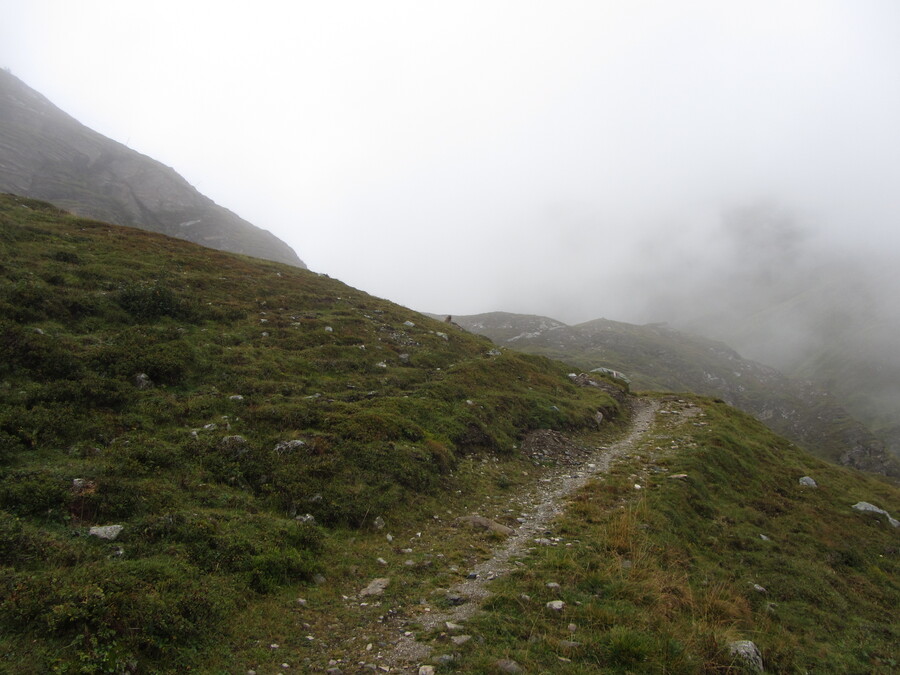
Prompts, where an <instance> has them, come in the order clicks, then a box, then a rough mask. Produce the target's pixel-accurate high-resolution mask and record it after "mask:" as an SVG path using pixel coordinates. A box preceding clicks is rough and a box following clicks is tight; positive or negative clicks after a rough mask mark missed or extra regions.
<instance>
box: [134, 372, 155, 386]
mask: <svg viewBox="0 0 900 675" xmlns="http://www.w3.org/2000/svg"><path fill="white" fill-rule="evenodd" d="M131 384H133V385H134V386H135V388H136V389H141V390H143V389H150V388H151V387H152V386H153V380H151V379H150V376H149V375H147V373H138V374H137V375H135V376H134V378H133V379H132V380H131Z"/></svg>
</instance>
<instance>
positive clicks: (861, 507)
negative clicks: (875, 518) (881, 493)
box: [851, 502, 900, 527]
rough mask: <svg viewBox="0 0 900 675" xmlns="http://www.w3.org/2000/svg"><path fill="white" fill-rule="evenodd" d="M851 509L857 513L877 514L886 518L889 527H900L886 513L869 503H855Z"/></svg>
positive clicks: (898, 522) (899, 524)
mask: <svg viewBox="0 0 900 675" xmlns="http://www.w3.org/2000/svg"><path fill="white" fill-rule="evenodd" d="M851 508H853V509H856V510H857V511H863V512H868V513H878V514H880V515H883V516H884V517H885V518H887V520H888V522H889V523H890V524H891V527H900V521H898V520H895V519H894V518H891V516H890V515H889V514H888V512H887V511H885V510H884V509H882V508H879V507H877V506H875V505H874V504H870V503H869V502H856V504H854V505H853V506H852V507H851Z"/></svg>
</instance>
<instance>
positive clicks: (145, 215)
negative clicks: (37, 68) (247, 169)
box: [0, 70, 306, 267]
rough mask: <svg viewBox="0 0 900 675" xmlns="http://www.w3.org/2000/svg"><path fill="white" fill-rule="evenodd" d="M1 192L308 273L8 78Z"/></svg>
mask: <svg viewBox="0 0 900 675" xmlns="http://www.w3.org/2000/svg"><path fill="white" fill-rule="evenodd" d="M0 192H10V193H13V194H18V195H23V196H26V197H32V198H35V199H42V200H44V201H48V202H51V203H53V204H55V205H56V206H58V207H59V208H61V209H64V210H66V211H71V212H72V213H75V214H77V215H79V216H84V217H87V218H94V219H97V220H102V221H105V222H110V223H115V224H117V225H127V226H130V227H137V228H140V229H143V230H151V231H153V232H160V233H162V234H165V235H168V236H170V237H177V238H179V239H186V240H187V241H192V242H194V243H197V244H201V245H203V246H207V247H209V248H215V249H219V250H222V251H231V252H232V253H241V254H244V255H249V256H253V257H256V258H263V259H266V260H274V261H276V262H282V263H287V264H289V265H294V266H296V267H306V265H304V264H303V261H302V260H300V258H298V257H297V254H296V253H295V252H294V251H293V250H292V249H291V248H290V247H289V246H288V245H287V244H285V243H284V242H283V241H281V240H280V239H278V238H277V237H276V236H275V235H273V234H272V233H271V232H267V231H266V230H262V229H260V228H258V227H256V226H255V225H251V224H250V223H248V222H247V221H246V220H243V219H242V218H240V217H239V216H237V215H236V214H234V213H232V212H231V211H229V210H228V209H225V208H223V207H221V206H219V205H218V204H216V203H215V202H213V201H212V200H211V199H209V198H207V197H204V196H203V195H202V194H200V193H199V192H198V191H197V190H196V189H195V188H194V187H192V186H191V185H190V184H189V183H188V182H187V181H186V180H185V179H184V178H182V177H181V176H180V175H179V174H178V173H176V172H175V170H174V169H171V168H169V167H167V166H164V165H163V164H161V163H159V162H157V161H156V160H154V159H151V158H149V157H147V156H145V155H142V154H140V153H138V152H136V151H134V150H131V149H130V148H128V147H126V146H124V145H122V144H121V143H117V142H116V141H113V140H110V139H109V138H106V137H105V136H102V135H101V134H98V133H97V132H95V131H92V130H91V129H88V128H87V127H86V126H84V125H83V124H81V123H79V122H78V121H77V120H75V119H74V118H72V117H70V116H69V115H67V114H66V113H64V112H63V111H62V110H60V109H59V108H57V107H56V106H55V105H53V104H52V103H51V102H50V101H48V100H47V99H46V98H44V97H43V96H41V95H40V94H38V93H37V92H36V91H34V90H33V89H31V88H29V87H28V86H27V85H25V84H24V83H23V82H22V81H21V80H19V79H18V78H16V77H14V76H13V75H11V74H10V73H8V72H6V71H3V70H0Z"/></svg>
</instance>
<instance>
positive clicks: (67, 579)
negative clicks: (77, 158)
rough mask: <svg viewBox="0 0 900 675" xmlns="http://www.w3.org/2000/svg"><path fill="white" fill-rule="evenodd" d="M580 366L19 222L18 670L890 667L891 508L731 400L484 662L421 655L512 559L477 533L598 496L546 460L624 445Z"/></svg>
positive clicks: (15, 424) (690, 435) (7, 609)
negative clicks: (471, 525)
mask: <svg viewBox="0 0 900 675" xmlns="http://www.w3.org/2000/svg"><path fill="white" fill-rule="evenodd" d="M570 370H571V368H570V367H568V366H564V365H562V364H560V363H557V362H553V361H550V360H547V359H546V358H544V357H541V356H528V355H524V354H520V353H517V352H514V351H511V350H506V349H497V348H496V347H495V346H494V345H493V344H492V343H490V342H488V341H487V340H486V339H485V338H482V337H479V336H476V335H472V334H469V333H467V332H465V331H462V330H460V329H458V328H456V327H455V326H453V325H448V324H445V323H443V322H438V321H434V320H432V319H429V318H426V317H424V316H421V315H418V314H415V313H413V312H411V311H409V310H407V309H405V308H402V307H398V306H397V305H394V304H392V303H389V302H387V301H384V300H379V299H377V298H373V297H371V296H369V295H366V294H365V293H362V292H360V291H357V290H355V289H352V288H349V287H347V286H345V285H343V284H341V283H339V282H337V281H334V280H332V279H329V278H327V277H324V276H320V275H316V274H313V273H310V272H308V271H305V270H300V269H297V268H292V267H288V266H284V265H279V264H276V263H267V262H262V261H259V260H253V259H249V258H242V257H239V256H234V255H230V254H226V253H221V252H217V251H212V250H209V249H203V248H200V247H197V246H194V245H191V244H188V243H186V242H182V241H178V240H173V239H167V238H164V237H161V236H158V235H155V234H152V233H148V232H144V231H138V230H131V229H128V228H122V227H117V226H112V225H108V224H104V223H99V222H95V221H87V220H81V219H78V218H74V217H72V216H69V215H66V214H63V213H60V212H59V211H57V210H56V209H55V208H53V207H51V206H49V205H46V204H42V203H40V202H33V201H29V200H25V199H22V198H18V197H12V196H4V197H0V671H3V672H19V673H46V672H60V673H100V672H109V673H123V672H130V673H142V674H143V673H157V672H161V673H176V672H177V673H182V672H198V673H217V674H218V673H239V674H242V675H243V674H245V673H247V671H249V670H254V671H256V672H257V673H260V674H262V673H275V672H324V671H325V670H326V669H328V668H339V669H340V670H341V672H343V673H355V672H371V671H372V668H375V669H378V668H379V666H382V667H384V668H386V667H388V666H387V665H385V664H386V663H388V661H387V656H386V655H387V654H388V653H389V652H390V650H391V649H392V646H393V645H394V644H395V643H396V642H397V640H398V639H399V638H400V636H402V635H405V634H406V633H409V634H416V635H417V636H418V637H419V638H420V640H421V641H429V640H430V641H432V643H433V645H434V647H435V651H434V652H433V655H434V656H440V655H444V656H448V657H449V663H448V662H447V659H443V660H440V661H435V663H436V664H437V671H438V672H439V673H440V672H494V671H495V669H496V665H495V664H496V661H497V660H498V659H500V658H512V659H515V660H516V661H517V662H518V663H519V664H520V665H521V666H522V667H523V669H524V670H525V672H571V673H587V672H609V673H626V672H646V673H657V672H672V673H698V672H736V669H735V667H734V665H733V658H732V657H731V656H730V654H729V653H728V649H727V644H728V642H729V641H731V640H733V639H740V638H743V639H752V640H754V641H755V642H757V644H758V645H759V646H760V648H761V650H762V652H763V657H764V659H765V660H766V663H767V666H768V668H769V669H770V670H771V671H773V672H804V671H810V672H859V673H863V672H866V673H868V672H885V673H886V672H891V670H892V669H896V667H897V661H898V657H897V654H896V644H897V642H898V639H900V627H898V622H897V619H896V612H895V608H896V606H898V605H900V581H898V571H900V568H898V566H900V562H898V551H900V531H898V530H897V529H895V528H892V527H890V526H889V525H888V524H887V521H886V520H885V519H884V517H883V516H877V515H873V514H862V513H858V512H856V511H853V510H852V509H850V505H851V504H853V503H855V502H857V501H867V502H871V503H874V504H876V505H878V506H880V507H882V508H884V509H887V510H888V511H890V512H891V513H892V515H894V516H896V515H897V513H898V512H900V494H898V491H897V490H896V489H895V488H893V487H891V486H889V485H887V484H885V483H882V482H879V481H877V480H875V479H873V478H869V477H865V476H862V475H860V474H857V473H855V472H852V471H850V470H847V469H843V468H840V467H836V466H834V465H830V464H827V463H825V462H822V461H820V460H818V459H815V458H813V457H811V456H809V455H807V454H806V453H804V452H802V451H800V450H798V449H797V448H796V447H794V446H792V445H791V444H790V443H788V442H787V441H785V440H783V439H782V438H779V437H777V436H775V435H774V434H772V433H771V432H770V431H768V430H766V429H765V428H764V427H762V426H761V425H759V424H758V423H756V422H755V421H753V420H752V419H750V418H749V417H747V416H746V415H743V414H741V413H738V412H736V411H734V410H733V409H731V408H730V407H728V406H727V405H724V404H722V403H715V402H712V401H709V400H698V401H694V400H693V399H682V400H678V399H673V398H671V397H670V398H664V399H662V407H663V409H664V411H665V412H661V413H660V414H659V415H658V416H657V423H656V427H655V428H654V429H653V430H652V431H651V432H650V433H649V434H647V435H645V436H643V437H642V438H643V441H642V443H641V445H639V446H637V447H636V448H635V450H634V451H633V452H630V453H629V456H627V457H626V459H625V460H623V461H622V462H621V463H619V464H617V465H615V466H614V468H613V471H612V473H611V474H610V475H609V476H608V477H606V478H603V479H601V480H599V481H597V482H594V483H590V484H588V486H587V487H585V488H584V489H583V491H582V492H580V493H579V494H578V496H577V498H576V500H575V502H574V503H573V504H572V505H571V506H570V507H569V508H568V510H567V511H566V513H565V515H564V516H563V517H562V518H561V519H560V520H559V522H558V523H557V524H556V525H554V526H553V529H552V531H551V532H550V533H549V534H547V535H546V536H547V537H550V538H552V540H553V542H554V543H555V544H556V545H551V546H538V545H536V546H535V547H534V550H533V551H532V553H531V555H529V556H528V557H527V558H525V559H523V560H521V561H519V562H520V563H521V565H519V566H517V567H518V571H517V572H516V573H514V574H512V575H510V576H509V577H507V578H503V579H498V580H496V581H494V582H491V583H492V584H494V585H493V586H492V590H493V592H494V596H493V597H492V598H491V599H490V600H489V601H488V603H487V605H486V606H485V609H486V612H485V613H481V614H475V616H473V617H472V618H471V619H470V620H468V621H467V622H466V626H465V630H466V631H467V632H468V633H469V634H470V635H471V636H472V638H471V639H470V640H469V641H468V642H465V643H464V644H458V645H457V644H455V643H452V642H451V641H450V637H449V636H448V635H447V634H446V633H445V632H437V633H434V634H429V633H428V632H427V631H425V630H423V629H422V628H421V626H420V625H419V624H418V623H417V621H418V619H419V618H420V617H421V616H423V614H424V613H427V612H429V611H431V610H432V609H434V608H437V609H440V608H442V607H447V606H449V604H450V603H451V602H452V601H451V599H450V597H449V596H448V594H447V589H448V588H449V587H451V586H452V585H453V584H454V583H456V582H458V581H459V580H463V579H466V578H467V576H468V574H469V572H470V570H471V569H472V568H473V566H474V565H475V564H476V563H478V562H479V561H481V560H484V559H486V558H489V557H490V556H491V555H492V551H493V550H494V548H495V547H496V546H498V545H499V544H500V543H501V542H502V536H501V535H497V534H491V533H489V532H473V531H471V530H469V529H466V528H464V527H460V526H459V525H458V523H457V522H456V518H457V517H458V516H461V515H469V514H473V513H477V514H480V515H482V516H486V517H488V518H492V519H494V520H496V521H498V522H501V523H504V524H506V525H509V526H512V527H518V520H517V516H519V514H521V513H523V512H524V511H523V510H524V509H525V508H526V507H525V505H524V504H523V502H522V501H521V500H522V499H523V496H524V495H527V494H535V493H537V494H539V493H540V486H542V485H545V484H546V482H547V481H552V480H553V476H559V475H560V472H562V473H567V472H571V471H576V470H577V461H576V460H575V459H573V458H572V457H570V456H568V455H567V456H565V457H563V456H562V455H558V456H554V455H553V452H549V454H548V453H547V452H544V451H541V452H540V453H531V454H529V452H526V451H525V446H526V445H527V444H523V443H522V439H523V435H524V434H525V433H526V432H527V431H529V430H532V429H538V428H550V429H556V430H560V431H564V432H565V433H566V434H567V435H568V436H569V437H571V438H574V440H575V441H576V443H575V444H574V445H573V446H572V447H574V446H578V447H596V446H599V445H603V446H605V445H608V444H609V443H611V442H613V441H614V440H615V439H616V438H617V436H618V435H620V434H621V432H622V430H623V428H625V427H626V426H627V424H626V423H627V419H628V414H627V410H625V409H624V408H625V407H627V406H623V405H622V404H620V403H617V402H616V399H614V398H613V397H611V396H610V395H609V393H608V391H606V390H603V389H600V388H596V387H590V386H585V387H577V386H575V384H573V383H572V382H571V381H570V380H569V378H568V377H567V373H568V372H569V371H570ZM614 393H616V395H617V396H616V398H617V399H619V400H621V399H622V398H623V397H622V396H621V392H620V391H615V392H614ZM598 410H601V411H603V412H604V415H605V417H606V418H607V419H612V420H613V422H612V423H611V424H607V423H604V424H603V425H602V426H601V427H600V428H599V429H598V427H597V424H596V418H595V414H596V412H597V411H598ZM561 447H562V448H563V451H564V452H568V450H566V448H568V447H569V446H566V445H563V446H561ZM559 457H563V459H565V460H566V462H568V463H566V462H562V463H561V465H560V466H557V459H558V458H559ZM573 462H576V465H573V464H572V463H573ZM677 474H685V477H684V478H674V477H670V476H674V475H677ZM807 474H808V475H810V476H813V477H814V478H815V479H816V480H817V481H818V483H819V487H818V488H805V487H801V486H800V485H799V483H798V478H799V477H800V476H803V475H807ZM635 484H638V485H640V486H641V489H639V490H638V489H636V488H635ZM112 525H119V526H122V529H121V532H120V534H119V535H118V536H117V537H116V538H115V539H102V538H99V537H97V536H93V535H91V534H90V528H91V527H98V526H101V527H102V526H112ZM760 535H765V536H766V537H767V538H766V539H763V538H762V537H760ZM379 577H383V578H389V579H390V584H389V586H388V587H387V588H386V590H385V591H384V592H383V594H381V595H378V596H374V597H363V596H362V595H361V594H360V592H361V589H363V588H364V587H366V586H367V585H368V584H369V582H370V581H371V580H372V579H373V578H379ZM550 582H553V583H557V584H559V587H558V588H549V587H548V586H547V583H550ZM753 584H758V585H759V586H760V587H763V588H764V589H765V590H764V591H760V590H757V589H755V587H754V586H753ZM523 596H527V598H526V597H523ZM556 599H560V600H562V601H564V602H565V603H566V606H565V608H564V609H563V610H562V611H561V613H551V612H549V611H548V610H547V609H546V607H545V604H546V602H549V601H551V600H556ZM571 626H574V629H572V628H571ZM410 665H411V666H415V667H414V668H412V670H411V671H410V672H417V670H418V668H417V667H418V663H416V664H410ZM391 672H398V671H396V670H394V671H391ZM403 672H406V671H403Z"/></svg>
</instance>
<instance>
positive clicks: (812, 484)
mask: <svg viewBox="0 0 900 675" xmlns="http://www.w3.org/2000/svg"><path fill="white" fill-rule="evenodd" d="M800 485H803V486H805V487H819V484H818V483H816V481H815V480H813V479H812V478H810V477H809V476H803V478H801V479H800Z"/></svg>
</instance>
